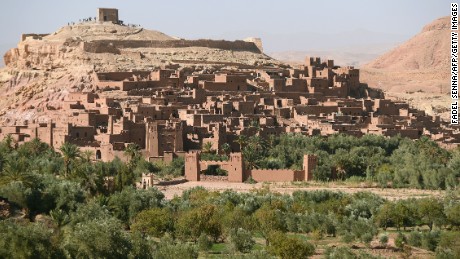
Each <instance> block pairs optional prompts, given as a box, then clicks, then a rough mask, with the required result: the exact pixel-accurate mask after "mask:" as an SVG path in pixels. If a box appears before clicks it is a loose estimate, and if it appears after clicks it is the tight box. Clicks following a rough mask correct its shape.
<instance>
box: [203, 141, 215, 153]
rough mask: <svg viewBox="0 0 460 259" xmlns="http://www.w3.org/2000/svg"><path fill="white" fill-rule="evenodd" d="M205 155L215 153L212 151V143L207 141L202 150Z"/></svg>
mask: <svg viewBox="0 0 460 259" xmlns="http://www.w3.org/2000/svg"><path fill="white" fill-rule="evenodd" d="M202 151H203V153H214V151H213V149H212V142H210V141H207V142H204V143H203V148H202Z"/></svg>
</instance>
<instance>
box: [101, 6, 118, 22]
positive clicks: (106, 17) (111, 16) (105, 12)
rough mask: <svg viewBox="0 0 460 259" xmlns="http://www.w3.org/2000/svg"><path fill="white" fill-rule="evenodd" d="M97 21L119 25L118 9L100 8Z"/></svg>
mask: <svg viewBox="0 0 460 259" xmlns="http://www.w3.org/2000/svg"><path fill="white" fill-rule="evenodd" d="M97 21H99V22H113V23H118V9H115V8H98V9H97Z"/></svg>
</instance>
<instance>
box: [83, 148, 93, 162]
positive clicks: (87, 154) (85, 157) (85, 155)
mask: <svg viewBox="0 0 460 259" xmlns="http://www.w3.org/2000/svg"><path fill="white" fill-rule="evenodd" d="M93 156H94V152H93V151H92V150H85V151H83V154H82V157H83V160H84V161H85V162H90V161H91V157H93Z"/></svg>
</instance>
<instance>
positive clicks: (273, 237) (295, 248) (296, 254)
mask: <svg viewBox="0 0 460 259" xmlns="http://www.w3.org/2000/svg"><path fill="white" fill-rule="evenodd" d="M269 239H270V246H268V248H267V250H268V252H269V253H271V254H272V255H276V256H279V257H280V258H283V259H291V258H292V259H298V258H308V257H310V256H311V255H313V254H314V252H315V247H314V246H313V245H312V244H310V243H308V242H307V241H303V240H301V239H299V238H296V237H292V236H288V235H286V234H284V233H282V232H279V231H275V232H272V233H270V237H269Z"/></svg>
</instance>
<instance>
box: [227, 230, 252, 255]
mask: <svg viewBox="0 0 460 259" xmlns="http://www.w3.org/2000/svg"><path fill="white" fill-rule="evenodd" d="M230 243H231V244H232V247H233V249H234V250H235V251H238V252H242V253H247V252H249V251H251V250H252V247H253V246H254V245H255V243H256V242H255V241H254V239H253V238H252V234H251V232H249V231H247V230H245V229H242V228H237V229H233V230H232V231H230Z"/></svg>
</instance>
